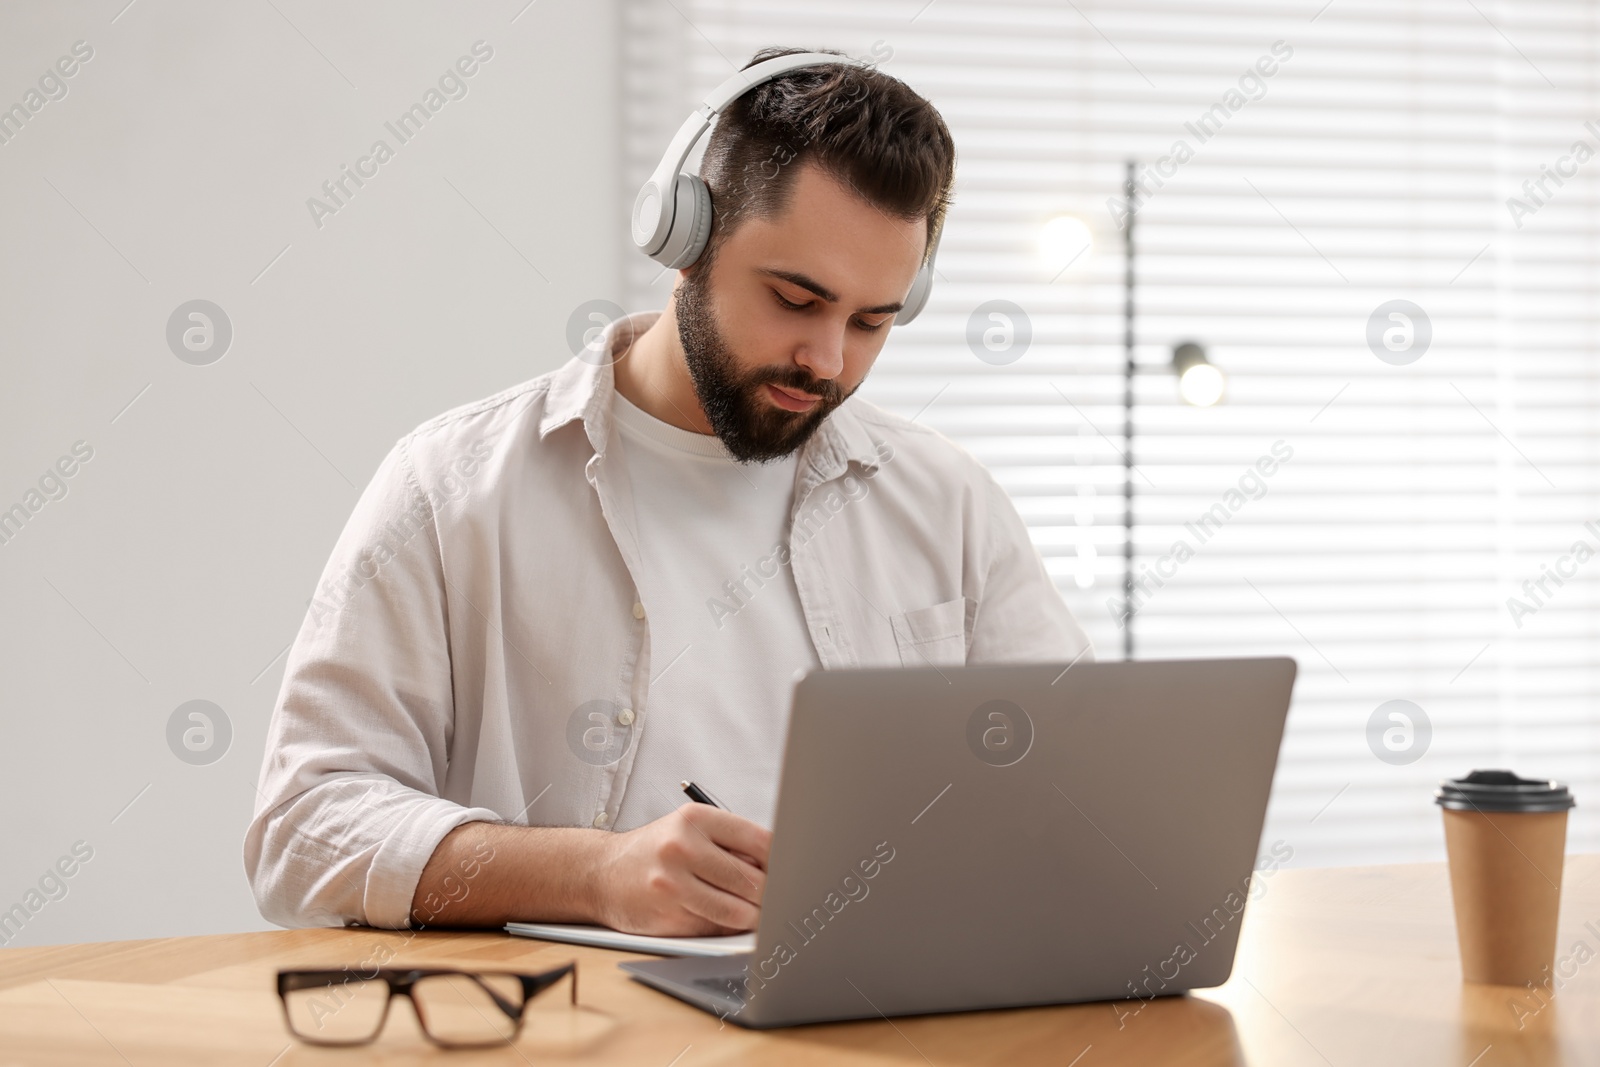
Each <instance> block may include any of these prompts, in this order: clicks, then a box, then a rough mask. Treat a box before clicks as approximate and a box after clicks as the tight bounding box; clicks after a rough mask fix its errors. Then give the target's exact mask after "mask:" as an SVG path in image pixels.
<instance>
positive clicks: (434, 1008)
mask: <svg viewBox="0 0 1600 1067" xmlns="http://www.w3.org/2000/svg"><path fill="white" fill-rule="evenodd" d="M569 974H570V975H571V976H572V1003H573V1004H577V1003H578V964H577V962H576V961H573V962H571V963H567V964H564V965H562V966H560V967H557V968H555V969H554V970H550V971H545V972H543V973H542V974H516V973H513V972H511V971H457V970H450V969H448V968H410V969H408V968H393V967H374V968H372V969H371V970H370V971H354V970H351V969H350V968H348V967H347V968H344V969H342V970H337V971H334V970H323V971H279V972H278V998H279V999H280V1000H282V1001H283V1015H284V1019H285V1020H286V1021H287V1022H288V1024H289V1032H290V1033H292V1034H293V1035H294V1036H295V1037H297V1038H299V1039H300V1040H302V1041H305V1042H308V1043H310V1044H313V1045H339V1046H348V1045H365V1044H367V1043H369V1042H370V1041H372V1040H373V1039H374V1038H376V1037H377V1036H378V1031H380V1030H382V1029H383V1023H384V1020H385V1019H387V1018H388V1017H389V1002H390V1001H391V1000H393V999H394V998H395V997H396V996H402V997H408V998H409V999H410V1000H411V1008H412V1010H413V1011H415V1012H416V1014H417V1022H419V1023H420V1024H421V1025H422V1032H423V1033H424V1034H425V1035H426V1036H427V1038H428V1040H429V1041H432V1042H433V1043H434V1044H435V1045H438V1046H440V1047H441V1048H481V1047H484V1046H487V1045H504V1044H506V1043H508V1042H510V1041H512V1040H513V1039H514V1038H515V1037H516V1036H517V1034H519V1033H521V1031H522V1017H523V1009H524V1008H526V1007H527V1006H528V1001H530V1000H532V999H533V998H534V997H536V996H538V995H539V994H540V993H542V992H544V991H545V990H546V989H549V988H550V987H551V986H553V985H555V984H556V983H557V982H559V981H561V979H563V978H565V977H566V976H567V975H569Z"/></svg>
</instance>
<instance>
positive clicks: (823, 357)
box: [795, 327, 844, 381]
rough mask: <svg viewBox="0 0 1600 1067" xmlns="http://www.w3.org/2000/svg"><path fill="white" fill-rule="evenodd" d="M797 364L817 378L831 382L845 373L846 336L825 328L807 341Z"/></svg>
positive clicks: (838, 331)
mask: <svg viewBox="0 0 1600 1067" xmlns="http://www.w3.org/2000/svg"><path fill="white" fill-rule="evenodd" d="M795 362H796V363H798V364H799V365H800V366H802V367H804V368H805V369H806V370H808V371H810V372H811V374H812V376H813V377H815V378H821V379H823V380H824V381H831V380H833V379H834V378H837V377H838V376H839V375H840V374H842V373H843V372H844V334H843V332H842V331H840V330H836V329H833V328H831V327H824V328H821V329H819V330H817V331H816V332H815V333H814V334H812V336H811V337H809V338H808V339H807V340H806V343H805V345H804V346H803V347H802V348H801V349H800V352H799V353H798V354H797V355H796V356H795Z"/></svg>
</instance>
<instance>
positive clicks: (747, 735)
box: [612, 393, 820, 830]
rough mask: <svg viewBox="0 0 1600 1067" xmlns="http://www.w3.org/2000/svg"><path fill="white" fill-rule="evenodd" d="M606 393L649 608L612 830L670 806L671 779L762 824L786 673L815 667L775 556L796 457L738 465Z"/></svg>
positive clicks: (780, 741)
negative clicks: (631, 751)
mask: <svg viewBox="0 0 1600 1067" xmlns="http://www.w3.org/2000/svg"><path fill="white" fill-rule="evenodd" d="M613 396H614V402H613V405H612V413H613V418H614V419H615V420H616V425H617V431H618V436H619V441H620V447H621V451H622V455H623V462H624V463H625V464H626V465H627V470H628V480H629V481H630V482H631V483H632V484H633V497H634V517H635V523H634V528H635V529H636V530H638V532H639V542H640V544H639V547H640V553H641V555H642V557H643V559H642V563H643V573H642V574H640V575H639V576H638V580H639V591H640V595H641V599H642V601H643V603H644V606H645V610H646V612H647V613H648V618H649V620H650V688H649V696H648V698H647V699H648V701H649V703H648V705H647V707H646V715H645V717H644V719H643V723H642V726H641V728H640V729H639V730H638V731H637V733H636V742H635V743H636V744H637V745H638V751H637V753H636V754H635V756H634V765H633V771H632V774H631V775H630V776H629V781H628V789H627V793H626V795H625V796H624V797H623V801H622V806H621V808H620V809H619V811H618V813H617V819H616V829H618V830H631V829H633V828H634V827H637V826H642V825H644V824H645V823H647V822H651V821H652V820H654V819H657V818H660V817H661V816H663V815H665V814H667V813H668V812H669V811H671V810H672V809H674V808H676V807H677V806H678V805H680V804H682V803H683V802H684V801H685V800H686V799H687V798H686V797H685V796H684V794H683V790H682V789H681V788H680V787H679V783H681V782H683V781H685V780H690V781H693V782H695V783H697V784H698V785H700V786H702V787H704V788H705V789H706V790H707V791H708V792H709V793H711V795H712V796H714V797H716V799H717V800H719V801H721V802H722V803H723V804H725V805H726V806H727V807H728V808H729V809H730V810H732V811H734V812H736V813H738V814H739V815H743V816H744V817H745V818H747V819H750V820H752V821H754V822H757V823H760V824H761V825H763V826H767V827H770V826H771V825H772V819H773V814H774V810H775V807H776V804H777V797H778V774H779V771H780V769H781V767H782V760H783V747H784V740H785V738H786V736H787V731H788V725H789V701H790V698H791V695H792V691H793V686H794V676H795V673H796V672H797V671H799V670H802V669H804V668H811V667H817V666H820V663H819V661H818V659H817V654H816V649H815V648H814V647H813V646H812V643H811V636H810V633H809V632H808V631H807V629H806V621H805V614H804V612H803V610H802V609H801V606H800V595H799V593H798V592H797V591H796V589H795V582H794V576H793V574H792V573H791V571H790V569H789V567H788V566H787V565H786V564H785V565H782V566H780V565H779V564H778V557H777V555H776V553H777V550H778V548H779V546H780V545H783V544H785V543H786V538H787V530H788V524H789V523H788V520H789V508H790V504H791V501H792V499H793V495H794V478H795V464H796V463H797V462H798V455H797V454H791V455H789V456H787V457H785V458H783V459H781V460H778V461H775V462H772V463H749V464H744V463H739V462H737V461H736V460H735V459H734V458H733V456H732V455H731V454H730V453H729V452H728V450H727V447H726V446H725V445H723V443H722V441H721V440H720V439H719V438H717V437H716V436H715V435H710V434H699V433H694V432H692V431H689V430H681V429H679V428H677V427H676V426H672V425H669V424H668V423H665V422H662V421H661V420H660V419H657V418H655V417H654V416H652V415H650V414H648V413H646V412H645V411H643V410H641V409H640V408H639V407H637V406H635V405H634V404H632V403H630V402H629V401H628V400H627V399H626V398H625V397H623V396H622V394H620V393H615V394H613ZM783 558H784V559H787V554H786V553H785V554H784V557H783ZM774 569H776V571H777V573H776V575H774V576H772V577H766V576H765V575H764V574H763V573H762V572H763V571H764V572H765V574H766V575H770V574H772V572H773V570H774Z"/></svg>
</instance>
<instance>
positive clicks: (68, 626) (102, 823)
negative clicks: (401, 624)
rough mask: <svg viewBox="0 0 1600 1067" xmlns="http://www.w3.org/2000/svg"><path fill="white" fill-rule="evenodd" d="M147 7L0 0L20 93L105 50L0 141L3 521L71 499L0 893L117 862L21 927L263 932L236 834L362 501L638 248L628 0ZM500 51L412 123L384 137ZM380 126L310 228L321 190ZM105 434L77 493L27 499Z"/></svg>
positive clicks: (33, 535)
mask: <svg viewBox="0 0 1600 1067" xmlns="http://www.w3.org/2000/svg"><path fill="white" fill-rule="evenodd" d="M125 3H126V0H103V2H96V3H92V4H91V3H74V4H67V3H53V4H50V5H35V4H21V3H11V4H6V5H5V6H3V7H0V108H8V107H10V106H11V105H12V104H14V103H23V104H24V106H26V103H27V101H26V94H27V92H28V90H29V89H30V88H33V87H37V86H38V84H39V79H40V78H41V76H45V75H46V74H47V72H48V71H49V70H50V69H51V68H52V64H54V63H55V61H56V60H57V58H58V57H61V56H63V55H69V54H70V52H71V49H72V47H73V45H74V43H75V42H78V41H83V42H86V43H87V46H88V48H92V50H93V55H92V58H90V59H89V60H87V61H86V62H83V63H82V64H81V65H80V66H78V67H77V68H76V69H75V72H74V74H73V75H72V76H71V77H70V78H66V79H62V81H63V84H64V85H65V87H66V90H67V92H66V95H65V96H63V97H61V98H60V99H54V100H47V102H45V103H43V105H42V106H39V109H38V111H37V113H33V114H31V116H30V117H29V118H28V120H27V121H26V122H25V123H24V124H23V125H22V128H21V131H20V132H14V130H13V128H12V126H11V125H7V126H5V127H4V130H5V132H6V133H7V135H8V136H9V140H7V141H5V142H4V143H0V511H3V510H4V509H8V508H10V507H12V506H13V505H14V504H22V505H23V506H24V508H26V507H27V506H28V504H29V503H30V502H31V503H33V504H36V505H37V504H39V503H40V501H44V502H43V504H42V506H40V507H39V508H38V511H37V513H32V514H30V515H29V518H28V520H27V522H26V524H25V525H24V526H23V527H22V528H21V530H20V532H15V533H14V535H13V536H11V537H10V539H9V540H8V541H6V542H5V543H0V605H3V609H4V610H3V611H0V683H3V688H0V693H3V696H0V715H3V716H4V718H3V724H4V738H3V741H0V810H3V812H4V817H3V825H4V831H3V836H0V911H5V910H8V909H10V908H12V906H13V905H15V904H24V905H25V906H26V904H27V903H28V902H30V898H29V896H28V894H29V891H30V890H31V889H37V887H38V884H39V881H40V878H41V876H43V875H45V873H46V871H47V869H48V868H50V867H51V865H52V864H54V863H55V862H56V861H57V860H58V858H60V857H63V856H70V854H71V850H72V848H73V845H74V843H75V842H79V841H82V842H85V843H86V846H87V848H90V849H92V850H93V857H92V859H90V860H89V861H88V862H87V863H84V864H82V865H81V866H80V867H78V868H77V869H76V870H75V871H74V873H73V875H72V876H71V877H70V878H67V879H64V880H63V883H64V885H65V886H66V888H67V890H68V892H67V894H66V895H65V896H64V897H61V898H60V899H56V900H45V901H44V903H43V906H42V907H40V908H39V909H38V911H37V912H36V913H35V914H33V915H31V916H30V917H29V919H28V921H27V923H26V925H25V926H24V927H23V929H22V931H21V933H20V935H18V936H15V937H13V938H12V939H11V940H10V941H9V942H7V943H8V944H10V945H28V944H48V943H57V942H67V941H83V940H105V939H113V938H141V937H156V936H167V935H179V934H203V933H213V932H221V931H237V930H253V929H269V928H271V927H270V925H269V924H267V923H266V922H264V921H263V920H262V919H261V918H260V916H259V915H258V914H257V912H256V909H255V905H254V901H253V900H252V898H251V896H250V891H249V887H248V885H247V884H246V881H245V878H244V871H243V865H242V861H241V858H240V847H241V842H242V838H243V834H244V829H245V825H246V823H247V822H248V820H249V818H250V815H251V811H252V807H253V802H254V799H255V792H254V790H255V781H256V775H257V770H258V768H259V765H260V761H261V755H262V748H263V742H264V737H265V733H266V728H267V721H268V717H269V715H270V712H271V710H272V706H273V702H274V699H275V697H276V694H277V689H278V685H279V683H280V681H281V679H282V672H283V655H282V654H283V652H284V651H285V650H286V647H287V645H288V642H289V641H290V639H291V638H292V637H293V635H294V633H295V632H296V630H297V629H298V627H299V624H300V620H301V618H302V616H303V614H304V611H305V608H306V604H307V602H308V600H309V598H310V595H311V592H312V588H313V586H314V584H315V581H316V578H317V575H318V574H319V572H320V570H321V568H322V565H323V563H324V562H325V560H326V557H327V553H328V551H329V550H330V549H331V547H332V545H333V542H334V538H335V537H336V535H337V534H338V532H339V530H340V528H341V526H342V525H343V523H344V521H345V519H346V517H347V516H348V515H349V512H350V508H351V506H352V505H353V504H354V503H355V500H356V497H357V495H358V492H359V490H360V488H361V487H362V486H364V485H365V484H366V481H367V479H368V478H369V477H370V475H371V473H372V471H373V470H374V468H375V467H376V465H377V463H378V462H379V460H380V459H381V458H382V456H383V455H384V453H385V452H386V451H387V449H388V448H389V446H390V445H391V444H392V443H393V441H394V440H395V438H397V437H398V436H400V435H401V434H403V433H405V432H406V431H407V430H409V429H410V428H411V427H413V426H415V425H416V424H417V423H419V422H421V421H423V420H424V419H426V418H428V417H430V416H432V415H434V414H437V413H438V412H440V411H443V410H445V409H446V408H449V407H451V406H453V405H456V404H460V403H464V402H466V401H469V400H472V399H475V398H477V397H480V396H484V395H487V394H489V393H491V392H494V391H496V390H498V389H501V388H504V387H506V386H509V385H512V384H514V383H516V382H518V381H521V380H523V379H525V378H528V377H531V376H533V375H536V374H539V373H542V372H544V371H546V370H549V369H551V368H553V367H555V366H557V365H558V364H559V363H561V362H562V361H564V360H565V359H566V358H567V356H568V355H569V354H570V353H569V350H568V348H567V345H566V341H565V334H566V324H567V319H568V316H569V315H571V314H572V312H573V311H574V309H576V308H577V307H578V306H579V305H581V304H583V303H584V302H586V301H588V300H592V299H609V300H617V301H620V299H621V293H620V272H621V269H622V259H621V257H622V255H623V253H624V252H625V251H628V245H627V243H626V242H627V234H626V231H625V229H624V221H625V220H624V217H623V214H622V209H621V207H620V205H622V204H623V203H625V202H626V200H627V197H626V196H625V195H624V191H623V190H621V188H620V184H621V183H620V180H619V179H618V178H617V176H616V175H617V158H618V140H619V131H618V122H617V118H616V116H617V106H616V103H617V102H616V89H615V86H616V82H617V44H616V11H615V6H614V3H612V2H610V0H606V2H596V0H538V2H537V3H533V4H531V5H528V4H527V0H504V2H496V3H488V2H470V3H452V4H449V5H443V4H433V3H423V2H421V0H406V2H403V3H393V2H391V3H378V2H376V0H368V2H363V3H344V4H338V5H323V4H317V3H311V2H309V0H270V2H268V0H259V2H257V0H250V2H238V3H226V4H219V3H203V2H199V0H189V2H174V0H160V2H157V0H136V2H135V3H133V4H132V5H131V6H128V7H124V5H125ZM525 5H526V6H525ZM477 41H483V42H485V43H486V44H487V46H488V47H489V48H492V50H493V54H492V57H491V58H489V59H488V60H487V61H485V62H483V63H481V64H480V65H479V66H478V67H477V69H476V71H475V73H474V74H473V75H472V76H471V77H470V78H465V79H462V81H463V82H464V84H465V86H466V95H465V96H462V97H460V98H459V99H449V98H445V102H444V103H443V105H442V106H440V107H439V108H438V110H437V112H436V113H434V114H432V116H431V118H430V119H429V120H428V122H427V124H426V126H425V128H423V129H422V130H421V131H420V132H419V133H417V134H416V135H415V136H414V138H413V139H412V140H410V141H409V143H406V144H403V145H402V144H400V143H399V142H398V139H397V138H396V137H395V136H394V135H393V134H392V133H390V132H389V131H388V130H386V129H385V127H384V123H385V122H386V121H392V120H393V119H394V118H395V117H396V116H398V115H399V114H400V113H401V112H402V111H404V110H405V109H406V108H407V107H409V106H410V105H411V104H412V103H415V102H418V101H421V100H422V99H423V95H424V93H425V92H426V91H427V90H428V89H430V88H432V87H434V86H435V85H436V84H437V83H438V80H439V78H440V76H441V74H443V73H444V72H445V71H446V70H447V69H448V68H449V67H450V66H451V64H452V63H454V62H455V61H456V59H457V58H458V57H460V56H464V55H468V54H469V53H470V51H471V48H472V46H473V44H474V42H477ZM85 50H86V49H80V51H85ZM468 65H469V66H470V64H468ZM66 66H67V67H68V68H71V67H72V64H70V63H69V64H66ZM46 87H47V88H49V89H50V90H51V91H52V92H55V93H57V94H59V92H60V90H59V89H58V88H56V87H55V85H54V83H53V82H51V80H50V79H49V78H48V77H47V78H46ZM446 88H447V89H450V91H451V92H459V90H458V89H455V88H454V86H453V85H447V86H446ZM43 96H44V94H43V93H41V97H43ZM35 102H36V103H37V101H35ZM379 138H382V139H384V140H385V141H387V142H388V143H389V145H390V147H391V148H393V149H394V155H393V158H392V159H390V160H389V161H388V162H386V163H383V164H382V165H381V166H378V168H377V174H376V175H375V176H373V177H371V178H369V179H368V180H367V181H366V184H365V185H364V186H362V187H361V188H359V189H356V188H355V187H354V186H353V185H350V186H349V188H351V189H354V193H353V195H351V196H350V197H349V198H348V199H347V201H346V203H345V204H344V206H343V207H341V208H339V210H337V211H336V212H335V213H334V214H332V215H328V216H325V217H323V218H321V219H320V222H321V225H320V227H319V226H318V225H317V224H316V223H315V222H314V220H313V216H312V213H311V211H310V210H309V209H308V207H307V199H308V198H309V197H312V196H317V195H320V187H321V185H322V183H323V182H324V181H326V180H329V179H332V178H336V177H338V176H339V171H340V167H341V165H344V164H348V165H350V166H352V167H354V166H356V165H357V161H358V159H359V158H360V157H362V156H364V155H366V154H367V152H368V151H369V150H370V147H371V145H372V143H373V142H374V141H375V140H377V139H379ZM280 253H281V256H280ZM269 264H270V266H269ZM194 299H205V300H209V301H212V302H214V303H215V304H217V305H218V306H220V307H221V308H222V310H223V311H224V312H225V313H226V315H227V317H228V319H229V320H230V321H231V324H232V330H233V337H232V341H231V344H230V346H229V348H228V350H227V351H226V353H225V354H224V355H223V356H222V358H220V359H219V360H217V361H215V362H212V363H209V364H207V365H193V364H191V363H188V362H184V361H182V360H180V359H179V358H177V356H175V355H174V352H173V351H172V350H171V349H170V348H169V345H168V342H167V339H166V332H167V323H168V319H169V317H170V316H171V315H172V313H173V312H174V310H175V309H176V308H178V307H179V305H181V304H183V303H185V302H187V301H190V300H194ZM80 441H81V442H84V443H85V445H84V446H80V451H87V450H88V449H92V451H93V455H92V458H91V459H89V460H88V461H87V462H85V463H81V464H80V465H78V466H77V467H76V468H74V466H73V464H72V463H70V462H69V463H67V464H65V465H64V466H65V468H66V469H73V470H74V473H73V475H72V476H71V477H70V478H67V479H63V484H64V485H65V487H66V489H67V492H66V495H65V496H61V497H60V498H59V499H54V500H49V499H46V498H45V496H44V494H42V493H41V494H40V495H39V496H37V497H33V498H30V497H29V495H28V494H29V491H30V489H37V488H38V487H39V479H40V478H41V476H43V475H44V474H45V472H46V471H47V469H49V468H50V467H51V465H52V464H54V463H55V462H56V461H57V460H58V458H60V457H62V456H70V454H71V452H72V449H73V446H74V444H75V443H76V442H80ZM47 483H48V488H50V489H52V490H53V491H54V492H56V494H57V495H58V496H59V493H60V490H59V489H56V488H55V485H54V483H51V482H49V480H48V479H47ZM3 532H5V533H8V534H9V533H11V531H10V530H9V529H5V530H4V531H3ZM196 699H201V700H208V701H211V702H214V703H215V704H216V705H217V706H218V707H220V708H221V709H222V711H223V712H224V714H225V715H226V717H227V720H228V722H229V723H231V728H232V738H231V741H230V742H228V743H227V745H226V747H225V748H224V746H222V744H221V743H220V739H217V740H214V747H213V749H212V752H218V751H221V752H222V755H221V757H220V758H219V759H216V760H215V761H214V762H211V763H208V764H204V765H193V764H190V763H186V762H184V761H183V760H181V759H179V758H178V756H177V755H176V754H175V750H174V748H172V747H169V741H168V722H169V719H170V718H171V717H172V715H173V713H174V711H175V710H176V709H177V708H178V707H179V706H180V705H181V704H184V703H185V702H187V701H190V700H196ZM177 751H183V749H182V746H181V744H180V745H179V746H178V748H177ZM130 802H131V804H130ZM83 848H84V846H80V851H81V850H82V849H83ZM68 866H71V865H70V864H69V865H68ZM41 899H42V897H34V898H31V902H32V903H35V904H37V903H39V901H40V900H41Z"/></svg>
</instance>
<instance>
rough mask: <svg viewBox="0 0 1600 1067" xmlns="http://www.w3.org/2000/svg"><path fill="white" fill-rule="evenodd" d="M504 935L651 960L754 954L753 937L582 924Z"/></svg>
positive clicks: (516, 927) (518, 927)
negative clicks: (648, 932)
mask: <svg viewBox="0 0 1600 1067" xmlns="http://www.w3.org/2000/svg"><path fill="white" fill-rule="evenodd" d="M506 933H508V934H516V935H517V936H518V937H535V938H538V939H539V940H541V941H565V942H567V943H569V944H573V945H594V946H595V947H597V948H611V949H619V950H621V951H623V952H648V953H650V954H652V955H655V956H732V955H735V954H737V953H740V952H754V951H755V950H756V935H755V934H753V933H749V934H732V935H730V936H727V937H648V936H646V935H644V934H624V933H622V932H620V931H618V930H612V929H609V928H607V927H604V926H587V925H584V924H582V923H506Z"/></svg>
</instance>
